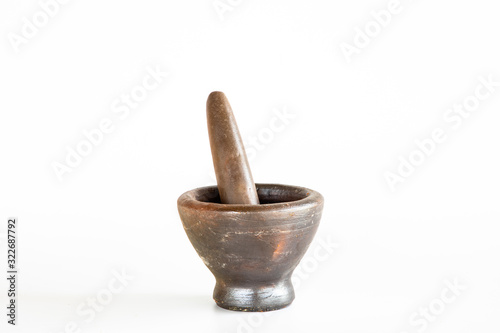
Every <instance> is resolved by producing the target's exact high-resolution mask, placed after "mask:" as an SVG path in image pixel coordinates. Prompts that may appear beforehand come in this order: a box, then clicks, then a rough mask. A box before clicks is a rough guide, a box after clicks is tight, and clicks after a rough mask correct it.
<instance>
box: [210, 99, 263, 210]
mask: <svg viewBox="0 0 500 333" xmlns="http://www.w3.org/2000/svg"><path fill="white" fill-rule="evenodd" d="M207 124H208V136H209V138H210V148H211V150H212V159H213V162H214V168H215V176H216V178H217V187H218V188H219V194H220V199H221V203H223V204H250V205H258V204H259V197H258V195H257V190H256V188H255V183H254V182H253V178H252V172H251V171H250V165H249V164H248V160H247V155H246V153H245V147H244V146H243V142H242V140H241V136H240V132H239V130H238V125H237V124H236V120H235V119H234V115H233V111H232V109H231V105H230V104H229V101H228V100H227V98H226V95H224V93H223V92H220V91H214V92H212V93H211V94H210V95H209V96H208V99H207Z"/></svg>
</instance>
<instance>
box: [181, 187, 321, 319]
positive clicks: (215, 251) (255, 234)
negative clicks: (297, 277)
mask: <svg viewBox="0 0 500 333" xmlns="http://www.w3.org/2000/svg"><path fill="white" fill-rule="evenodd" d="M256 187H257V194H258V196H259V199H260V202H261V204H260V205H228V204H221V203H220V197H219V191H218V190H217V186H209V187H201V188H197V189H194V190H191V191H188V192H186V193H184V194H182V195H181V196H180V197H179V199H178V201H177V207H178V209H179V214H180V217H181V220H182V223H183V226H184V230H186V233H187V235H188V237H189V240H190V241H191V244H193V246H194V248H195V249H196V252H198V255H199V256H200V257H201V259H202V260H203V262H204V263H205V265H206V266H207V267H208V268H209V269H210V271H211V272H212V273H213V275H214V276H215V279H216V285H215V289H214V294H213V297H214V300H215V302H216V303H217V305H218V306H220V307H222V308H225V309H229V310H237V311H271V310H277V309H281V308H283V307H285V306H287V305H289V304H290V303H292V301H293V299H294V298H295V293H294V290H293V286H292V283H291V281H290V279H291V276H292V273H293V270H294V269H295V267H297V265H298V264H299V262H300V260H301V259H302V257H303V256H304V254H305V252H306V251H307V248H308V247H309V244H310V243H311V241H312V239H313V237H314V234H315V233H316V230H317V229H318V225H319V222H320V219H321V213H322V210H323V196H322V195H321V194H319V193H318V192H316V191H313V190H310V189H307V188H303V187H298V186H288V185H275V184H256Z"/></svg>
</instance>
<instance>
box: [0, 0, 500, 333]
mask: <svg viewBox="0 0 500 333" xmlns="http://www.w3.org/2000/svg"><path fill="white" fill-rule="evenodd" d="M47 1H48V0H45V1H44V0H42V3H45V2H47ZM61 2H62V0H61ZM214 4H215V5H217V4H218V5H220V6H224V4H225V5H226V6H229V7H224V8H225V10H226V11H225V12H219V13H218V12H217V10H216V8H215V7H214ZM221 4H222V5H221ZM388 6H391V5H390V4H389V1H385V0H379V1H291V0H286V1H285V0H281V1H264V0H253V1H245V0H241V1H237V0H232V1H230V0H222V1H220V2H213V1H212V0H204V1H168V2H167V1H153V0H149V1H148V0H145V1H127V0H120V1H118V0H114V1H96V0H86V1H77V0H73V1H68V2H67V3H66V4H61V5H59V9H58V11H57V12H56V13H55V14H54V15H53V17H50V18H49V20H48V22H47V24H46V25H43V24H44V23H45V22H43V14H39V13H40V11H41V10H42V9H41V6H40V4H39V2H38V1H36V0H29V1H28V0H24V1H19V0H2V2H1V4H0V22H1V25H0V29H1V31H0V33H1V35H2V39H1V40H2V42H1V43H0V88H1V94H0V110H1V111H0V112H1V113H0V142H1V145H0V149H1V150H0V154H1V156H2V163H1V165H0V171H1V172H0V212H1V214H0V219H1V221H2V227H1V229H0V230H1V233H4V232H5V225H6V221H7V218H8V217H10V216H17V217H18V219H19V229H20V230H19V233H20V235H19V237H20V240H19V246H20V258H19V267H20V280H19V281H20V282H19V286H18V287H19V290H20V296H19V302H20V305H19V309H18V310H19V313H18V326H16V327H10V325H7V324H6V316H5V312H6V309H5V308H4V306H3V305H2V309H4V310H1V312H2V313H1V316H0V318H2V319H1V321H2V322H1V323H0V327H1V331H2V332H35V331H36V332H65V331H66V332H72V331H78V332H144V331H148V332H166V331H172V332H181V331H182V332H184V331H186V332H305V331H311V332H313V331H316V332H317V331H321V332H366V333H371V332H393V333H401V332H408V333H413V332H424V331H425V332H454V333H459V332H498V331H499V329H500V322H499V321H498V318H499V316H500V266H499V259H500V258H499V257H500V245H499V228H498V224H499V217H500V209H499V198H500V192H499V186H500V178H499V172H498V171H499V170H500V160H499V158H498V144H499V139H500V131H499V130H498V128H499V121H500V114H499V112H498V110H499V108H500V87H499V86H496V87H493V88H492V91H491V92H489V94H488V97H487V98H484V100H482V101H480V103H479V105H478V106H477V108H476V109H475V111H473V112H471V113H470V116H469V117H468V118H465V119H463V121H462V122H461V123H460V124H458V120H456V118H455V121H454V122H451V121H450V119H448V121H447V120H446V119H445V118H444V117H445V115H446V114H447V112H448V111H447V110H448V109H450V108H452V107H453V105H454V104H461V103H463V102H464V101H469V102H471V103H472V102H474V98H475V97H474V96H475V95H474V94H475V92H476V87H478V86H479V85H480V84H481V83H480V82H481V81H480V79H479V77H482V78H484V79H487V78H488V77H490V79H491V80H493V81H495V82H499V81H500V70H499V59H500V44H499V39H498V31H500V20H499V19H498V13H499V8H498V5H497V4H496V2H493V1H491V0H475V1H451V0H447V1H429V0H413V1H411V0H401V2H400V4H399V7H398V9H397V10H396V11H397V13H393V14H391V19H390V22H388V23H387V22H386V23H387V24H386V26H384V27H382V28H380V24H378V25H377V24H375V25H374V24H373V22H376V21H374V20H375V19H374V16H373V14H371V12H372V11H375V12H378V13H380V10H387V8H388ZM221 8H222V7H221ZM228 8H229V9H228ZM37 13H38V14H37ZM382 13H383V12H382ZM37 15H42V16H39V17H38V16H37ZM34 16H35V17H37V19H38V20H39V22H38V23H37V24H38V25H40V27H39V28H37V31H36V32H35V33H33V36H30V35H29V34H28V37H29V38H25V39H24V40H23V42H22V43H21V44H18V45H17V46H16V44H15V43H13V42H12V40H13V38H14V37H13V36H14V35H16V36H18V37H19V36H20V37H22V36H23V35H22V33H23V27H24V26H25V25H26V24H27V23H26V21H25V20H24V19H23V18H24V17H25V18H26V19H27V20H28V21H30V22H33V20H35V19H34V18H33V17H34ZM375 16H376V15H375ZM386 19H387V17H386ZM40 22H41V23H40ZM367 27H368V28H371V29H373V30H372V31H371V32H370V34H371V36H372V37H369V36H368V39H369V40H368V42H366V40H365V44H367V45H366V46H365V45H364V44H363V43H362V42H360V38H361V40H362V39H363V37H362V36H361V37H360V34H359V30H357V29H361V30H363V29H365V28H367ZM377 27H378V28H377ZM24 29H25V30H26V28H24ZM377 29H379V31H377ZM28 30H29V29H28ZM32 32H33V31H32ZM25 33H26V31H25ZM22 38H24V37H22ZM356 38H357V40H355V39H356ZM17 40H18V41H19V39H17ZM355 42H356V43H358V44H357V45H358V46H360V47H358V48H357V53H355V54H352V55H351V56H348V57H346V56H345V54H344V52H343V51H342V48H344V49H345V47H346V45H347V44H349V45H351V47H356V44H355ZM343 43H346V44H343ZM15 46H16V47H15ZM16 48H17V49H18V52H16ZM351 50H352V49H351ZM148 68H150V69H159V70H160V71H163V72H168V73H169V75H168V77H167V78H164V79H163V81H162V82H161V84H159V85H158V87H156V89H154V90H152V91H149V92H148V93H147V97H146V98H145V99H144V101H142V102H140V103H139V105H138V106H137V107H136V108H134V109H132V110H130V113H129V114H128V116H126V117H122V118H123V119H122V118H120V115H121V116H123V115H124V114H122V113H114V112H113V110H115V109H113V107H112V104H113V103H116V101H117V99H118V101H119V99H120V96H121V95H122V94H130V93H131V91H133V90H134V89H140V88H137V87H138V86H140V85H141V84H142V81H143V79H144V78H145V77H147V75H148ZM151 82H152V81H151ZM478 89H480V90H479V91H480V92H481V93H483V95H481V96H484V94H485V93H486V92H488V90H486V88H484V87H483V88H478ZM213 90H221V91H224V92H225V93H226V95H227V96H228V98H229V100H230V102H231V104H232V107H233V110H234V113H235V116H236V118H237V120H238V122H239V126H240V131H241V134H242V137H243V138H244V139H245V140H246V141H247V142H250V141H251V140H252V137H257V140H258V141H257V145H255V141H254V146H251V145H250V146H248V147H249V148H248V150H250V149H254V152H255V151H256V150H255V148H256V147H257V146H258V148H259V149H261V150H259V151H257V153H255V154H254V155H255V156H254V157H253V158H252V159H251V166H252V170H253V174H254V179H255V180H256V181H257V182H261V183H264V182H272V183H284V184H293V185H300V186H306V187H310V188H312V189H315V190H317V191H319V192H321V193H322V194H323V195H324V197H325V203H326V204H325V210H324V215H323V219H322V222H321V226H320V229H319V231H318V233H317V235H316V241H315V242H314V243H313V244H312V245H311V247H310V251H309V252H308V253H307V254H306V258H309V259H308V261H307V262H308V263H309V264H308V266H307V267H303V273H302V277H300V278H299V279H298V280H296V281H300V287H297V288H296V291H297V293H296V294H297V295H296V300H295V301H294V303H293V304H292V305H291V306H290V307H289V308H287V309H284V310H280V311H276V312H272V313H271V314H270V315H269V316H265V317H264V316H262V315H258V314H248V313H238V312H231V311H226V310H223V309H219V308H217V307H216V305H215V303H214V302H213V301H212V299H211V294H212V288H213V286H214V278H213V277H212V275H211V274H210V272H209V271H208V269H207V268H206V267H205V266H204V265H203V263H202V261H201V260H200V259H199V258H198V256H197V255H196V253H195V251H194V249H193V248H192V246H191V244H190V243H189V241H188V239H187V237H186V235H185V233H184V230H183V228H182V225H181V222H180V220H179V217H178V213H177V207H176V200H177V198H178V196H179V195H180V194H182V193H183V192H185V191H187V190H190V189H193V188H196V187H199V186H204V185H207V184H213V183H214V180H213V179H212V178H211V174H212V173H213V172H212V171H211V170H212V160H211V157H210V149H209V142H208V136H207V132H206V119H205V102H206V98H207V96H208V94H209V93H210V92H211V91H213ZM476 100H477V99H476ZM115 106H116V105H115ZM285 110H286V112H288V114H289V119H288V121H287V122H286V123H285V122H281V123H280V122H277V123H276V124H278V125H279V130H276V128H275V127H274V130H273V129H271V128H270V126H271V124H273V123H275V121H276V120H273V119H274V117H276V112H281V113H283V112H285ZM115 111H116V110H115ZM448 116H450V114H448ZM103 119H109V120H110V121H111V122H112V124H113V126H114V127H113V131H112V132H111V133H108V134H105V135H104V137H103V139H102V140H101V142H100V143H99V144H98V145H96V146H93V148H92V152H91V153H90V154H88V156H85V157H84V158H83V159H82V161H80V163H79V165H77V166H76V167H74V168H71V170H72V172H71V173H64V175H63V176H62V180H59V179H58V177H57V175H56V172H55V171H54V167H53V165H54V163H65V159H66V157H67V154H68V147H69V149H76V147H77V145H78V144H81V142H83V141H84V140H85V136H84V134H83V131H90V130H93V129H95V128H98V126H99V123H100V122H101V121H102V120H103ZM436 128H441V129H442V130H443V131H444V133H445V135H446V140H444V142H441V143H438V144H434V146H435V147H434V148H433V150H432V152H431V153H429V156H426V157H424V161H423V163H422V164H421V165H419V166H417V167H415V168H414V170H413V172H412V173H411V174H409V175H406V176H407V177H406V176H405V177H403V178H404V182H399V183H397V184H396V186H395V190H394V191H391V187H390V186H389V184H388V182H387V180H386V173H387V172H392V173H397V169H398V167H399V165H400V159H399V158H400V157H402V158H404V159H406V160H408V159H409V157H410V155H411V154H413V155H411V156H413V157H414V158H417V157H419V156H420V157H422V156H423V155H422V153H418V151H417V149H418V147H417V145H416V143H415V140H425V139H428V138H430V137H431V136H432V133H433V131H434V130H435V129H436ZM429 147H430V146H429ZM429 149H430V148H429ZM415 151H417V152H416V153H415ZM419 154H420V155H419ZM403 178H401V179H403ZM319 241H322V242H332V241H333V242H334V243H336V244H338V246H337V248H336V249H335V251H333V252H332V254H330V255H329V256H327V258H326V259H325V256H324V254H325V253H326V252H322V256H321V258H318V257H315V254H314V250H315V249H317V248H318V246H321V245H320V242H319ZM0 242H2V245H1V248H2V253H3V254H2V255H1V258H2V262H3V263H2V264H1V267H2V270H3V269H4V267H5V264H4V262H5V260H6V259H5V257H6V256H5V252H6V250H5V248H6V247H5V238H0ZM318 251H319V250H318ZM301 267H302V266H301ZM122 270H125V271H126V273H127V274H128V275H131V276H133V277H134V279H133V280H132V281H129V282H128V283H127V286H125V287H124V289H123V291H122V292H120V293H117V294H114V295H113V296H112V299H111V300H110V302H109V304H106V305H105V306H103V307H102V309H101V310H102V311H100V312H96V313H95V318H93V319H92V320H88V321H86V320H87V319H89V315H88V316H82V315H79V314H77V309H78V308H79V306H82V304H83V306H86V305H85V304H86V302H87V300H88V299H89V298H95V297H96V296H97V295H104V294H106V288H107V286H108V283H110V281H113V276H114V275H113V271H119V272H121V271H122ZM304 272H305V273H304ZM2 276H3V274H2ZM1 281H2V283H0V286H1V290H2V291H1V297H0V303H1V304H6V302H7V297H6V290H7V284H6V280H5V279H4V278H2V280H1ZM446 281H448V282H446ZM455 282H457V283H459V284H460V285H461V286H465V287H466V289H465V290H463V291H459V292H458V293H457V294H458V295H455V294H453V293H450V290H448V289H447V288H448V287H447V283H455ZM103 290H104V291H103ZM442 295H445V296H446V297H445V298H446V300H447V303H445V302H443V301H442V299H441V298H442ZM450 299H453V300H452V301H450ZM429 307H430V310H429V311H430V312H429V313H430V315H429V316H430V317H428V318H432V319H423V318H425V317H422V316H421V315H419V311H425V309H428V308H429ZM412 318H413V321H412ZM415 320H419V321H418V322H417V323H418V324H417V323H416V322H415ZM72 322H73V323H74V325H76V329H75V330H73V329H72V328H71V325H73V324H71V323H72ZM67 325H69V326H68V327H70V329H69V330H65V327H67Z"/></svg>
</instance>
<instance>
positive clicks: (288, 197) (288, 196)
mask: <svg viewBox="0 0 500 333" xmlns="http://www.w3.org/2000/svg"><path fill="white" fill-rule="evenodd" d="M256 187H257V195H258V196H259V201H260V203H261V204H273V203H285V202H293V201H298V200H302V199H305V198H306V197H307V196H308V195H309V193H308V191H307V190H306V189H303V188H298V187H291V186H285V185H272V186H259V184H256ZM195 200H197V201H201V202H207V203H216V204H220V203H221V200H220V195H219V190H218V189H217V186H209V187H205V188H202V189H200V190H199V191H197V192H196V194H195Z"/></svg>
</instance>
